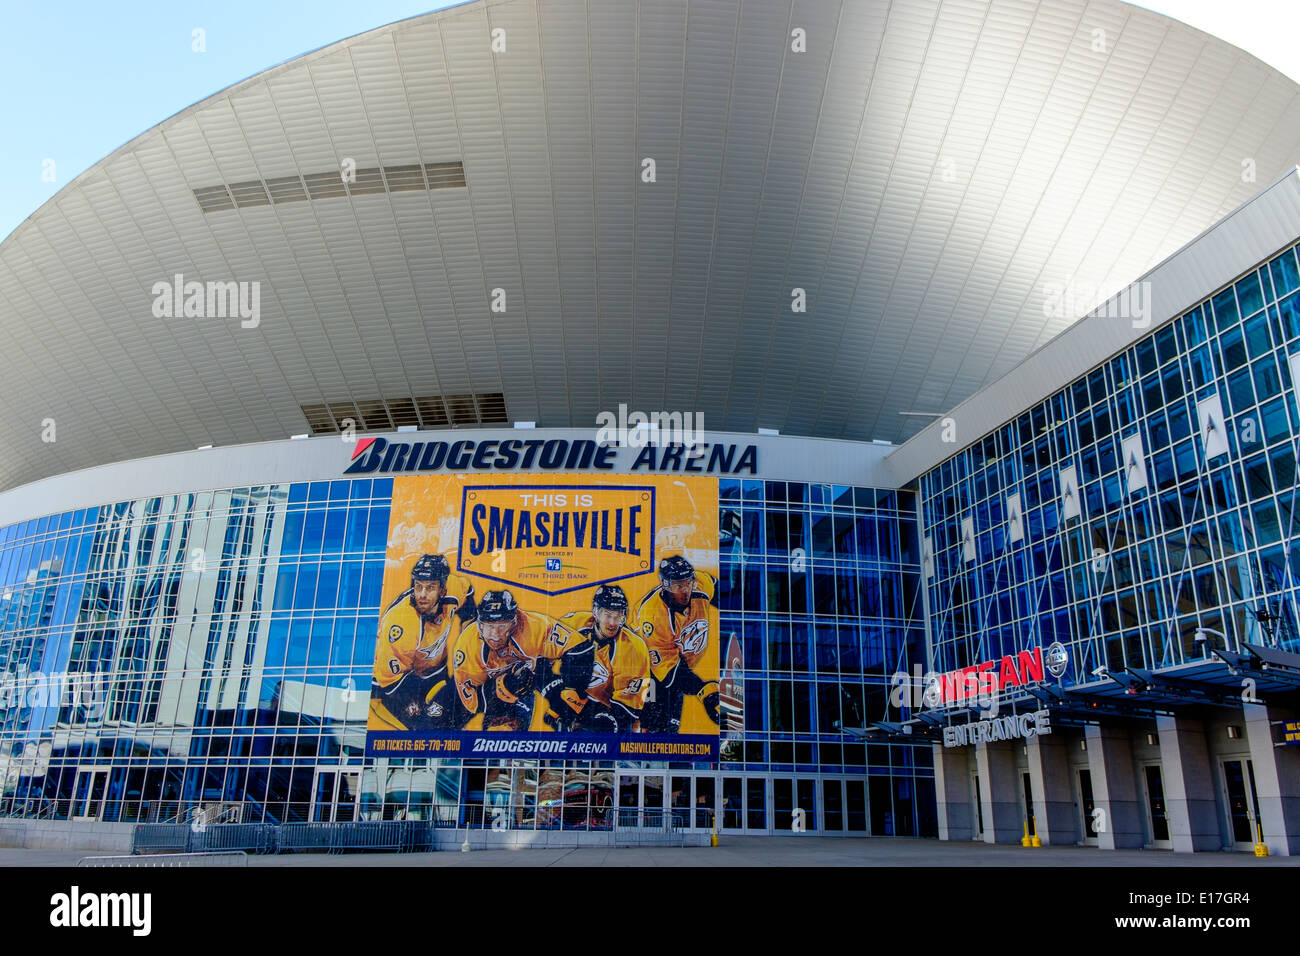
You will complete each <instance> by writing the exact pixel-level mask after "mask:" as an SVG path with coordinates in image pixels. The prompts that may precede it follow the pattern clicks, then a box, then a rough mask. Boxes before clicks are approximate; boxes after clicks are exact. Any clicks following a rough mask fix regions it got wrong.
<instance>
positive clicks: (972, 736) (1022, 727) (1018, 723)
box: [943, 710, 1052, 747]
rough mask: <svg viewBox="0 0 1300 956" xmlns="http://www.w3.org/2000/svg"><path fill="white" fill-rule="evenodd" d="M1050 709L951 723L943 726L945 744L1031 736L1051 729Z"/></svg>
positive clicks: (949, 745) (983, 742) (965, 744)
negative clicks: (965, 722)
mask: <svg viewBox="0 0 1300 956" xmlns="http://www.w3.org/2000/svg"><path fill="white" fill-rule="evenodd" d="M1050 720H1051V711H1047V710H1035V711H1033V712H1032V713H1028V714H1010V715H1008V716H1006V717H993V718H990V719H989V720H975V721H971V722H970V723H969V724H951V725H949V726H947V727H945V728H943V745H944V746H945V747H965V746H968V745H970V744H990V743H995V742H997V741H999V740H1021V739H1024V740H1028V739H1029V738H1030V737H1035V736H1042V735H1043V734H1050V733H1051V732H1052V725H1051V722H1050Z"/></svg>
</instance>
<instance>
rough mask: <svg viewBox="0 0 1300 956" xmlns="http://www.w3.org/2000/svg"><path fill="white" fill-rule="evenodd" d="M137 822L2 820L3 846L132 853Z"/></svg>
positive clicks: (24, 848)
mask: <svg viewBox="0 0 1300 956" xmlns="http://www.w3.org/2000/svg"><path fill="white" fill-rule="evenodd" d="M134 831H135V824H134V823H98V822H95V821H86V822H81V821H72V820H0V847H6V848H9V849H21V850H95V851H105V852H108V853H130V852H131V834H132V833H133V832H134Z"/></svg>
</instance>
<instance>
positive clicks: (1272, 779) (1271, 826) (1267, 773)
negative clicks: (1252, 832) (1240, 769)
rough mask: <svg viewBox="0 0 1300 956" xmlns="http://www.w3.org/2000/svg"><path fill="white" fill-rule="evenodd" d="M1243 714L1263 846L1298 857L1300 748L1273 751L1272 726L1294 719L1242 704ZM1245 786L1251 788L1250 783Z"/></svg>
mask: <svg viewBox="0 0 1300 956" xmlns="http://www.w3.org/2000/svg"><path fill="white" fill-rule="evenodd" d="M1242 710H1243V711H1244V715H1245V718H1246V740H1247V742H1248V743H1249V744H1250V761H1251V764H1252V765H1253V767H1254V770H1255V790H1256V791H1257V792H1258V794H1259V816H1260V823H1261V824H1262V825H1263V827H1264V843H1265V844H1267V846H1268V851H1269V852H1270V853H1276V854H1277V855H1279V856H1295V855H1297V854H1300V746H1294V745H1292V746H1287V747H1274V746H1273V728H1272V726H1271V725H1270V721H1273V720H1295V717H1294V715H1292V714H1290V713H1287V712H1285V711H1281V710H1279V709H1277V708H1272V709H1270V708H1268V707H1266V706H1265V705H1263V704H1243V705H1242ZM1246 786H1247V787H1249V786H1250V784H1249V782H1247V784H1246ZM1257 839H1258V837H1257Z"/></svg>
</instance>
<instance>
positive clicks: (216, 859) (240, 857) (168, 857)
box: [77, 850, 248, 867]
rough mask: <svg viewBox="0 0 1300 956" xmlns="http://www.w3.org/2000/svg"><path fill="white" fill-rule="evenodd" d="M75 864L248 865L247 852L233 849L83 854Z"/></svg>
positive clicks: (114, 865)
mask: <svg viewBox="0 0 1300 956" xmlns="http://www.w3.org/2000/svg"><path fill="white" fill-rule="evenodd" d="M77 866H81V867H124V866H132V867H134V866H248V854H247V853H244V852H242V851H238V850H235V851H225V852H216V853H150V854H146V855H143V856H83V857H82V858H81V859H80V860H78V861H77Z"/></svg>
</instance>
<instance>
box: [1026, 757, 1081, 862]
mask: <svg viewBox="0 0 1300 956" xmlns="http://www.w3.org/2000/svg"><path fill="white" fill-rule="evenodd" d="M1025 749H1026V750H1027V751H1028V752H1029V790H1030V793H1031V794H1032V795H1033V798H1034V824H1035V826H1036V827H1037V830H1038V836H1039V837H1040V838H1041V839H1042V841H1043V845H1044V846H1053V845H1055V846H1073V845H1074V844H1076V843H1078V842H1079V840H1080V839H1081V836H1080V833H1079V819H1078V817H1079V815H1078V813H1076V812H1075V809H1074V783H1073V781H1074V774H1073V773H1071V771H1070V763H1069V759H1068V757H1067V756H1066V742H1065V739H1064V738H1063V737H1060V736H1058V735H1057V734H1051V735H1049V736H1046V737H1039V736H1033V737H1030V738H1029V739H1028V740H1027V741H1026V742H1025Z"/></svg>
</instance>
